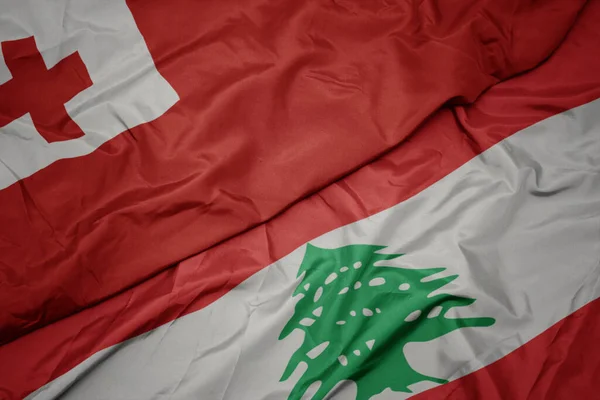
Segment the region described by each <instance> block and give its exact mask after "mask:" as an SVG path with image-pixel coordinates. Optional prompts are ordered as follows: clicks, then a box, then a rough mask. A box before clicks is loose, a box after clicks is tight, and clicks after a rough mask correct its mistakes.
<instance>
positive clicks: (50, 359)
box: [0, 2, 600, 398]
mask: <svg viewBox="0 0 600 400" xmlns="http://www.w3.org/2000/svg"><path fill="white" fill-rule="evenodd" d="M598 20H600V2H595V3H592V4H590V5H588V6H587V7H586V9H585V12H584V14H583V15H582V17H581V19H580V21H579V22H578V24H577V26H576V27H575V28H574V30H573V31H572V32H571V33H570V35H569V36H568V38H567V40H566V42H565V43H564V44H563V46H562V47H561V48H560V49H559V50H558V52H557V53H556V54H554V55H553V56H552V58H551V59H550V60H549V61H548V62H547V63H546V64H545V65H543V66H541V67H540V68H538V69H536V70H534V71H533V72H531V73H528V74H526V75H523V76H520V77H518V78H515V79H513V80H510V81H507V82H505V83H502V84H500V85H497V86H496V87H494V88H493V89H491V90H490V91H488V92H487V93H486V94H485V95H484V96H482V97H481V98H480V99H479V100H478V101H477V103H476V104H475V105H474V106H472V107H460V106H457V107H454V108H452V109H451V110H444V111H442V112H439V113H438V114H437V115H436V116H435V117H434V118H432V119H431V120H430V121H429V122H428V123H427V124H425V125H424V126H422V128H421V129H420V130H419V131H418V133H416V134H415V135H413V136H412V137H411V138H410V139H409V140H408V141H407V142H406V143H405V144H404V145H402V146H400V147H398V148H396V149H395V150H394V151H392V152H391V153H389V154H387V155H386V156H385V157H383V158H382V159H380V160H378V161H376V162H374V163H372V164H369V165H368V166H365V167H363V168H362V169H361V170H359V171H358V172H357V173H355V174H353V175H351V176H349V177H348V178H346V179H343V180H341V181H339V182H338V183H336V184H334V185H332V186H330V187H328V188H326V189H324V190H322V191H321V192H319V193H318V194H317V195H314V196H312V197H310V198H307V199H306V200H304V201H302V202H300V203H298V204H296V205H295V206H294V207H292V208H290V209H289V210H288V211H286V212H285V213H284V214H282V215H280V216H279V217H278V218H275V219H273V220H272V221H270V222H269V223H267V224H264V225H261V226H259V227H257V228H255V229H252V230H251V231H248V232H247V233H245V234H243V235H240V236H237V237H235V238H233V239H231V240H229V241H227V242H225V243H223V244H221V245H219V246H216V247H214V248H212V249H211V250H209V251H206V252H204V253H201V254H200V255H198V256H196V257H193V258H191V259H189V260H187V261H185V262H183V263H181V264H179V265H178V266H176V267H174V268H171V269H169V270H167V271H165V272H162V273H161V274H159V275H157V276H155V277H153V278H151V279H148V280H147V281H145V282H144V283H142V284H140V285H138V286H136V287H135V288H133V289H130V290H126V291H124V292H122V293H121V294H119V295H117V296H114V297H113V298H111V299H109V300H107V301H105V302H103V303H101V304H99V305H98V306H96V307H93V308H89V309H87V310H85V311H82V312H80V313H78V314H76V315H73V316H72V317H69V318H66V319H63V320H61V321H59V322H57V323H54V324H52V325H49V326H47V327H45V328H42V329H39V330H37V331H35V332H33V333H31V334H29V335H27V336H24V337H22V338H20V339H18V340H16V341H14V342H11V343H9V344H6V345H4V346H2V347H0V389H1V390H4V391H5V393H6V397H7V398H21V397H22V396H24V395H25V394H27V393H29V392H31V391H32V390H34V389H36V388H37V387H39V386H41V385H43V384H45V383H46V382H49V381H50V380H52V379H54V378H56V377H58V376H60V375H61V374H63V373H65V372H66V371H68V370H69V369H71V368H72V367H74V366H75V365H77V364H78V363H80V362H81V361H83V360H84V359H86V358H87V357H89V356H90V355H92V354H93V353H95V352H96V351H99V350H101V349H103V348H106V347H107V346H110V345H113V344H116V343H119V342H121V341H123V340H125V339H128V338H131V337H133V336H135V335H138V334H140V333H143V332H145V331H148V330H150V329H152V328H155V327H157V326H159V325H161V324H163V323H166V322H169V321H171V320H173V319H174V318H177V317H180V316H182V315H184V314H187V313H190V312H193V311H195V310H199V309H201V308H203V307H205V306H206V305H208V304H210V303H211V302H213V301H215V300H216V299H217V298H219V297H220V296H222V295H224V294H225V293H227V291H229V290H231V289H232V288H233V287H234V286H235V285H237V284H238V283H239V282H241V281H243V280H244V279H246V278H247V277H249V276H250V275H252V274H253V273H255V272H257V271H258V270H259V269H261V268H263V267H264V266H266V265H268V264H270V263H271V262H273V261H274V260H276V259H278V258H280V257H282V256H284V255H285V254H287V253H289V252H290V251H291V250H293V249H294V248H296V247H297V246H299V245H302V244H303V243H305V242H306V241H307V240H310V239H311V238H314V237H315V236H318V235H320V234H322V233H324V232H327V231H329V230H331V229H334V228H336V227H339V226H341V225H343V224H346V223H349V222H352V221H356V220H358V219H360V218H363V217H365V216H367V215H370V214H373V213H375V212H378V211H380V210H383V209H385V208H387V207H389V206H392V205H394V204H396V203H398V202H400V201H402V200H404V199H406V198H408V197H410V196H412V195H414V194H415V193H417V192H419V191H421V190H422V189H424V188H426V187H427V186H429V185H431V184H432V183H434V182H436V181H437V180H439V179H440V178H442V177H443V176H445V175H446V174H448V173H450V172H452V171H453V170H455V169H456V168H457V167H459V166H460V165H462V164H463V163H465V162H467V161H468V160H469V159H471V158H472V157H473V156H475V155H476V154H478V153H479V152H481V151H483V150H485V149H486V148H488V147H490V146H492V145H493V144H495V143H497V142H498V141H499V140H501V139H503V138H505V137H507V136H509V135H510V134H512V133H514V132H516V131H518V130H520V129H522V128H524V127H526V126H528V125H531V124H532V123H534V122H536V121H539V120H541V119H543V118H546V117H548V116H550V115H552V114H555V113H557V112H561V111H563V110H566V109H569V108H572V107H575V106H577V105H581V104H583V103H586V102H588V101H591V100H593V99H595V98H598V97H600V75H599V74H598V73H597V71H599V70H600V58H599V57H597V52H596V50H597V44H598V43H599V42H600V34H599V33H598V29H597V21H598ZM1 390H0V393H2V392H1Z"/></svg>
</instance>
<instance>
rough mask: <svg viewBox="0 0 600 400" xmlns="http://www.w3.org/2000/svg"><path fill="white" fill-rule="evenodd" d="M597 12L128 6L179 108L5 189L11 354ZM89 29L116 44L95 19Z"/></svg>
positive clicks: (514, 65)
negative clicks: (23, 341) (29, 335)
mask: <svg viewBox="0 0 600 400" xmlns="http://www.w3.org/2000/svg"><path fill="white" fill-rule="evenodd" d="M584 3H585V2H584V1H583V0H579V1H568V2H567V1H563V0H549V1H545V2H540V1H533V0H530V1H519V0H493V1H485V0H470V1H462V0H461V1H445V2H437V1H395V2H394V1H383V0H381V1H358V0H355V1H349V0H336V1H325V0H312V1H300V2H294V1H234V0H225V1H224V0H214V1H204V2H198V1H192V0H174V1H168V2H166V1H159V0H154V1H149V0H144V1H141V0H140V1H136V0H130V1H128V2H127V5H128V6H129V9H130V10H131V13H132V15H133V17H134V18H135V21H136V23H137V25H138V27H139V30H140V31H141V33H142V35H143V37H144V38H145V40H146V44H147V46H148V49H149V51H150V53H151V55H152V57H153V59H154V62H155V64H156V66H157V68H158V70H159V72H160V73H161V74H162V76H163V77H164V78H165V79H166V80H167V81H168V82H169V83H170V85H172V87H173V88H174V89H175V91H176V92H177V94H178V96H179V98H180V100H179V101H178V102H177V103H176V104H175V105H174V106H173V107H172V108H171V109H170V110H169V111H168V112H166V113H165V114H164V115H163V116H161V117H160V118H158V119H157V120H155V121H153V122H151V123H147V124H143V125H140V126H138V127H136V128H133V129H130V130H129V131H127V132H125V133H123V134H121V135H119V136H117V137H116V138H114V139H112V140H110V141H109V142H107V143H105V144H104V145H103V146H101V147H100V148H98V149H97V150H96V151H94V152H93V153H92V154H90V155H88V156H84V157H78V158H73V159H68V160H61V161H59V162H56V163H54V164H52V165H50V166H48V167H47V168H45V169H43V170H41V171H39V172H37V173H35V174H34V175H32V176H30V177H28V178H25V179H22V180H20V181H19V182H17V183H15V184H13V185H11V186H10V187H7V188H5V189H3V190H0V205H1V208H0V210H1V211H0V343H7V342H9V341H11V340H13V339H15V338H17V337H19V336H21V335H23V334H24V333H26V332H29V331H31V330H33V329H35V328H39V327H41V326H44V325H46V324H48V323H50V322H52V321H56V320H57V319H60V318H63V317H65V316H68V315H70V314H73V313H75V312H77V311H78V310H81V309H83V308H86V307H89V306H90V305H93V304H96V303H98V302H99V301H101V300H103V299H106V298H108V297H110V296H113V295H115V294H116V293H119V292H121V291H123V290H124V289H126V288H128V287H132V286H133V285H135V284H137V283H140V282H142V281H144V280H146V279H148V278H150V277H152V276H154V275H156V274H157V273H159V272H160V271H163V270H165V269H166V268H169V266H171V265H173V264H175V263H177V262H179V261H180V260H182V259H184V258H186V257H189V256H191V255H193V254H195V253H198V252H200V251H202V250H204V249H206V248H208V247H210V246H212V245H214V244H216V243H218V242H220V241H222V240H224V239H226V238H228V237H231V236H232V235H235V234H238V233H240V232H242V231H244V230H246V229H248V228H250V227H252V226H254V225H256V224H257V223H259V222H262V221H265V220H267V219H269V218H271V217H273V216H274V215H276V214H277V213H278V212H280V211H282V210H283V209H285V208H286V207H288V206H289V205H290V204H292V203H294V202H295V201H297V200H299V199H301V198H303V197H304V196H306V195H308V194H309V193H311V192H313V191H315V190H317V189H318V188H321V187H323V186H324V185H326V184H328V183H330V182H332V181H334V180H336V179H338V178H340V177H341V176H343V175H345V174H347V173H349V172H351V171H353V170H354V169H356V168H358V167H359V166H361V165H364V164H366V163H367V162H369V161H370V160H372V159H373V158H375V157H376V156H378V155H380V154H381V153H382V152H385V151H386V150H389V149H390V148H392V147H393V146H395V145H397V144H399V143H401V142H403V141H405V140H406V139H407V138H408V137H409V135H411V133H412V132H413V131H414V129H415V128H416V127H418V126H419V125H420V124H421V123H423V121H425V120H426V119H427V118H428V117H429V116H430V115H431V114H432V113H434V112H435V111H436V110H437V109H438V108H439V107H440V106H443V105H444V104H446V103H448V102H453V103H456V102H463V103H464V102H471V101H473V100H475V99H476V98H477V96H478V95H480V94H481V93H482V92H483V91H484V90H486V89H487V88H489V87H490V86H493V85H494V84H495V83H497V82H499V81H500V80H503V79H506V78H508V77H510V76H513V75H515V74H518V73H521V72H523V71H525V70H528V69H531V68H533V67H535V66H536V65H538V64H539V63H540V62H542V61H543V60H544V59H545V58H546V57H548V56H549V55H550V54H551V53H552V52H553V51H554V50H555V49H556V48H557V46H559V45H560V43H561V41H562V40H563V38H564V36H565V34H566V33H567V32H568V31H569V29H570V28H571V27H572V25H573V24H576V21H577V16H578V13H579V11H580V10H581V9H582V7H583V6H584ZM0 7H2V8H3V7H11V5H10V4H7V3H3V4H2V5H1V6H0ZM31 12H32V13H33V12H35V10H31ZM61 12H64V16H65V17H64V19H65V23H69V22H70V20H69V18H73V15H72V14H71V13H70V12H69V6H68V5H67V6H66V7H65V9H64V10H61ZM1 14H2V13H0V15H1ZM78 18H81V17H80V16H78ZM17 22H19V21H17ZM71 22H72V21H71ZM77 22H78V23H80V24H81V26H89V27H90V28H89V29H92V30H94V31H95V32H101V33H102V34H103V35H112V37H114V40H115V41H118V40H119V32H118V31H114V30H105V31H103V29H102V26H97V24H95V23H94V15H93V13H90V15H89V20H88V21H85V20H80V21H77ZM17 25H18V26H20V28H19V29H23V30H24V31H27V29H28V27H27V26H23V24H20V23H17ZM77 32H78V33H77V34H80V35H85V34H86V31H85V29H82V30H78V31H77ZM68 39H69V38H65V40H68ZM115 90H127V82H124V83H123V85H122V87H120V88H119V87H117V88H116V89H115ZM522 96H527V93H523V94H522ZM0 101H2V102H6V101H10V100H8V99H0ZM452 151H453V149H452V148H451V147H449V148H446V149H444V150H443V153H442V154H441V155H439V156H440V157H444V152H448V153H451V152H452ZM421 156H423V155H408V156H407V157H409V158H410V157H421ZM432 156H433V155H432ZM0 161H2V160H0ZM427 168H432V169H436V168H438V167H437V166H436V164H435V163H432V164H431V165H429V166H427ZM223 268H224V270H225V269H227V268H228V267H227V266H226V265H224V266H223Z"/></svg>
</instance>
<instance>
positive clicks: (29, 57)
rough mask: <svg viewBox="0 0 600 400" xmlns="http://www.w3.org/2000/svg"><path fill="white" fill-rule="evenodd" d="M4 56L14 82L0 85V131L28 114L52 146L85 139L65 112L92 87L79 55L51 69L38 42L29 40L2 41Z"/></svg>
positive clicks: (70, 56) (76, 54)
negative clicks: (58, 142) (66, 106)
mask: <svg viewBox="0 0 600 400" xmlns="http://www.w3.org/2000/svg"><path fill="white" fill-rule="evenodd" d="M2 54H3V55H4V61H5V62H6V65H7V66H8V69H9V70H10V72H11V74H12V79H11V80H9V81H8V82H6V83H4V84H3V85H0V128H1V127H3V126H5V125H7V124H8V123H10V122H12V121H14V120H15V119H17V118H20V117H22V116H23V115H25V114H26V113H29V114H30V115H31V119H32V120H33V124H34V125H35V128H36V129H37V131H38V132H39V133H40V135H42V136H43V137H44V139H46V140H47V141H48V142H49V143H51V142H57V141H61V140H69V139H75V138H78V137H81V136H83V135H84V133H83V131H82V130H81V128H80V127H79V126H78V125H77V124H76V123H75V121H73V120H72V119H71V117H70V116H69V114H68V113H67V110H66V109H65V103H66V102H67V101H69V100H71V99H72V98H73V97H74V96H75V95H76V94H77V93H79V92H81V91H82V90H84V89H86V88H88V87H90V86H92V80H91V78H90V76H89V74H88V72H87V69H86V68H85V64H84V63H83V61H82V60H81V57H80V56H79V53H77V52H76V53H73V54H71V55H69V56H67V57H66V58H64V59H63V60H61V61H59V62H58V64H56V65H55V66H54V67H52V68H50V69H48V68H46V64H45V63H44V59H43V58H42V55H41V54H40V52H39V50H38V49H37V46H36V44H35V39H34V38H33V37H29V38H26V39H19V40H12V41H7V42H3V43H2Z"/></svg>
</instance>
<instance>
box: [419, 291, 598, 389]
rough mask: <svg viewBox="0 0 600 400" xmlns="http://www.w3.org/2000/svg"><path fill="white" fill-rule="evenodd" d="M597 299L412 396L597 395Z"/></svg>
mask: <svg viewBox="0 0 600 400" xmlns="http://www.w3.org/2000/svg"><path fill="white" fill-rule="evenodd" d="M598 337H600V300H596V301H594V302H593V303H591V304H589V305H587V306H586V307H584V308H582V309H580V310H579V311H577V312H575V313H574V314H572V315H570V316H569V317H567V318H565V319H564V320H562V321H560V322H558V323H557V324H555V325H554V326H552V327H551V328H550V329H548V330H547V331H545V332H544V333H543V334H541V335H539V336H537V337H536V338H535V339H533V340H531V341H529V342H528V343H527V344H526V345H525V346H522V347H519V348H518V349H517V350H515V351H513V352H512V353H510V354H509V355H507V356H506V357H504V358H502V359H500V360H498V361H496V362H495V363H493V364H491V365H489V366H488V367H486V368H483V369H481V370H479V371H477V372H474V373H472V374H470V375H467V376H465V377H463V378H461V379H458V380H456V381H453V382H450V383H448V384H446V385H443V386H438V387H436V388H433V389H430V390H428V391H427V392H424V393H421V394H420V395H418V396H415V397H414V399H415V400H441V399H446V400H459V399H465V400H470V399H486V400H504V399H510V400H521V399H522V400H526V399H527V400H536V399H540V400H553V399H556V400H564V399H597V398H599V397H600V346H598V343H597V342H598Z"/></svg>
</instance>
